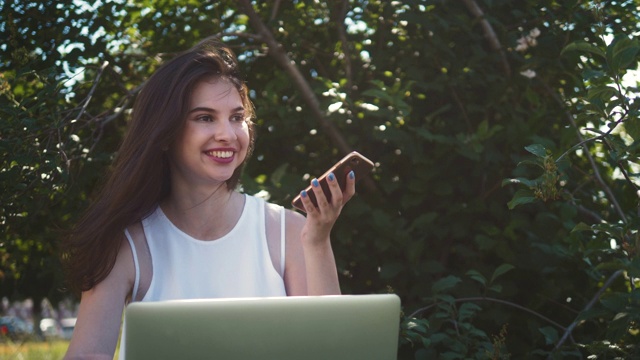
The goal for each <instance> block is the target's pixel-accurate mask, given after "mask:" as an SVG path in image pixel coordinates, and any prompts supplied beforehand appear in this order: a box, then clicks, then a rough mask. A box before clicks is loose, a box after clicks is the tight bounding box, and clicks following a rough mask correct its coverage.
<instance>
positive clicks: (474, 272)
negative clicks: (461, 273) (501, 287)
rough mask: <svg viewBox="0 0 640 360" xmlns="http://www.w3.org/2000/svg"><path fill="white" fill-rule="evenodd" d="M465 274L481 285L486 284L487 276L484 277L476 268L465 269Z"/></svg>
mask: <svg viewBox="0 0 640 360" xmlns="http://www.w3.org/2000/svg"><path fill="white" fill-rule="evenodd" d="M466 275H467V276H469V277H470V278H472V279H473V280H475V281H477V282H479V283H480V284H481V285H482V286H485V285H486V284H487V278H485V277H484V275H482V274H481V273H480V272H479V271H477V270H469V271H467V273H466Z"/></svg>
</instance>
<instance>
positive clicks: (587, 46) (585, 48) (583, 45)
mask: <svg viewBox="0 0 640 360" xmlns="http://www.w3.org/2000/svg"><path fill="white" fill-rule="evenodd" d="M573 51H575V52H580V53H587V54H592V55H596V56H599V57H601V58H602V59H605V58H606V56H605V53H604V51H602V49H600V48H599V47H597V46H595V45H593V44H591V43H588V42H586V41H582V40H580V41H576V42H572V43H571V44H569V45H567V46H565V48H564V49H562V51H561V52H560V55H564V54H565V53H567V52H573Z"/></svg>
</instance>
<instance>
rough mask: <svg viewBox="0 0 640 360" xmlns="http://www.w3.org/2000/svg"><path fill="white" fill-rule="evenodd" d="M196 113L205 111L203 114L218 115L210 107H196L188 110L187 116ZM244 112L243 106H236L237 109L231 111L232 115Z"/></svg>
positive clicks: (216, 111)
mask: <svg viewBox="0 0 640 360" xmlns="http://www.w3.org/2000/svg"><path fill="white" fill-rule="evenodd" d="M198 111H205V112H209V113H213V114H216V113H218V110H216V109H213V108H210V107H206V106H198V107H195V108H193V109H191V110H189V114H191V113H194V112H198ZM242 111H244V107H243V106H238V107H237V108H235V109H233V110H231V112H232V113H237V112H242Z"/></svg>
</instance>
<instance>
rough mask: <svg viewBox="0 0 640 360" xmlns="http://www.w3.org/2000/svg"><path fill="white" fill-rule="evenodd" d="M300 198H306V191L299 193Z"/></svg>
mask: <svg viewBox="0 0 640 360" xmlns="http://www.w3.org/2000/svg"><path fill="white" fill-rule="evenodd" d="M300 196H302V197H303V198H306V197H307V190H302V191H301V192H300Z"/></svg>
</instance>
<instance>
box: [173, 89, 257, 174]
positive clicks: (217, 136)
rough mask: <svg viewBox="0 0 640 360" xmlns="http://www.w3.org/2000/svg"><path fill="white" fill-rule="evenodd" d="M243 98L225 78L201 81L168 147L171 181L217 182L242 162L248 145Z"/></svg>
mask: <svg viewBox="0 0 640 360" xmlns="http://www.w3.org/2000/svg"><path fill="white" fill-rule="evenodd" d="M247 117H248V116H247V115H246V114H245V108H244V105H243V102H242V98H241V97H240V94H239V93H238V90H237V89H236V88H235V86H234V85H233V84H232V83H231V82H230V81H229V80H227V79H224V78H217V79H215V80H214V79H210V80H205V81H201V82H200V83H199V84H197V85H196V87H195V88H194V91H193V95H192V97H191V99H190V101H189V112H188V114H187V117H186V121H185V123H184V127H183V129H182V131H181V133H180V135H178V137H177V139H176V142H175V143H174V145H173V146H172V147H171V149H170V162H171V176H172V184H177V183H183V184H185V185H187V186H200V185H205V186H206V185H211V184H213V185H219V184H220V183H224V182H226V181H227V180H228V179H229V178H230V177H231V176H232V175H233V172H234V170H235V169H236V168H237V167H238V166H240V165H241V164H242V162H243V161H244V159H245V158H246V156H247V151H248V148H249V145H250V137H249V124H248V121H249V120H248V119H247Z"/></svg>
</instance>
